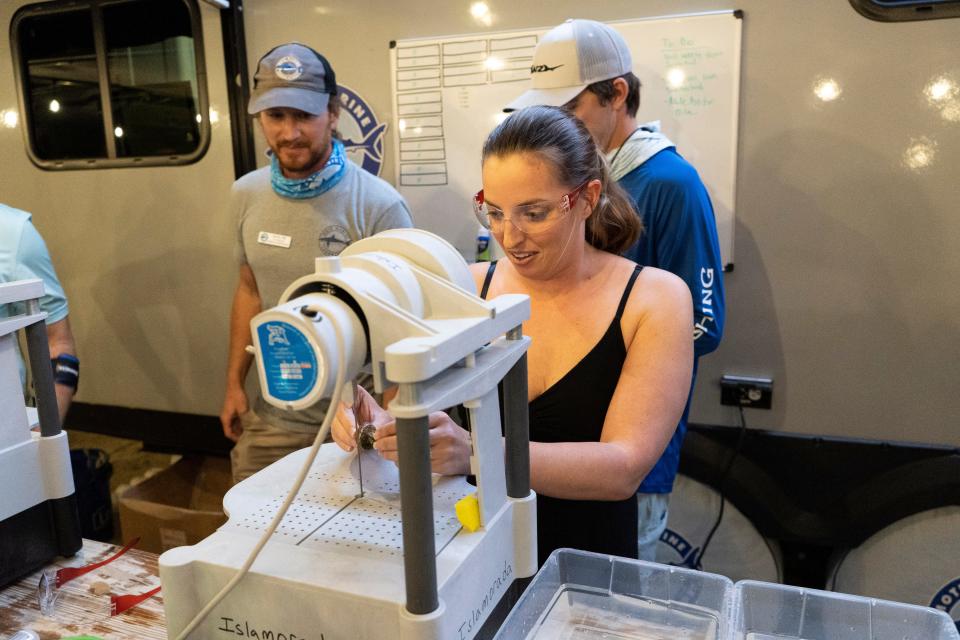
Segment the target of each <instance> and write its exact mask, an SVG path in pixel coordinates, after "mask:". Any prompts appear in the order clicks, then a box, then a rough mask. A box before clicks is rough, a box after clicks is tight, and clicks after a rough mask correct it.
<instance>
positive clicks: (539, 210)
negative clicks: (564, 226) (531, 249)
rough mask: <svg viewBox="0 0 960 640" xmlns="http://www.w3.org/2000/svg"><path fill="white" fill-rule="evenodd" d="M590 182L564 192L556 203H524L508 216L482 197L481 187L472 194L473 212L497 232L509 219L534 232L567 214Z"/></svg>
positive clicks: (517, 225) (525, 231) (516, 225)
mask: <svg viewBox="0 0 960 640" xmlns="http://www.w3.org/2000/svg"><path fill="white" fill-rule="evenodd" d="M589 183H590V181H589V180H587V181H586V182H584V183H583V184H581V185H580V186H579V187H577V188H576V189H574V190H573V191H571V192H570V193H567V194H564V195H563V197H562V198H560V201H559V202H558V203H556V204H553V203H551V202H542V203H534V204H526V205H522V206H519V207H517V208H516V209H514V210H513V212H512V213H511V214H510V215H509V216H508V215H507V214H506V213H505V212H503V211H501V210H500V209H497V208H495V207H491V206H490V205H489V204H487V202H486V200H485V199H484V195H483V189H480V191H477V193H476V195H474V196H473V213H474V215H476V216H477V220H478V221H479V222H480V224H482V225H483V226H484V227H486V228H487V229H490V230H491V231H494V232H499V231H500V230H501V229H503V225H504V224H505V223H506V222H507V221H508V220H509V221H510V224H512V225H513V226H514V227H516V228H517V229H519V230H520V231H522V232H524V233H536V232H538V231H545V230H547V229H549V228H550V227H552V226H553V225H554V224H555V223H556V222H557V221H558V220H559V219H560V218H562V217H563V216H565V215H567V213H569V212H570V210H571V209H573V207H575V206H576V205H577V198H578V197H579V196H580V192H582V191H583V188H584V187H586V186H587V185H588V184H589Z"/></svg>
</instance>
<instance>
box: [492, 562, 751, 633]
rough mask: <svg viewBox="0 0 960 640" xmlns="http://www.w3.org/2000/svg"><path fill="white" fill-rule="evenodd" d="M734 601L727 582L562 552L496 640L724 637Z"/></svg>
mask: <svg viewBox="0 0 960 640" xmlns="http://www.w3.org/2000/svg"><path fill="white" fill-rule="evenodd" d="M732 600H733V583H732V582H731V581H730V580H729V579H728V578H725V577H723V576H718V575H714V574H711V573H704V572H702V571H691V570H689V569H681V568H677V567H671V566H667V565H662V564H655V563H651V562H642V561H639V560H628V559H626V558H618V557H615V556H607V555H601V554H596V553H587V552H584V551H574V550H571V549H558V550H557V551H554V552H553V553H552V554H551V555H550V557H549V558H548V559H547V561H546V563H544V565H543V567H541V568H540V571H539V573H537V575H536V577H534V579H533V581H532V582H531V583H530V586H529V587H528V588H527V590H526V592H525V593H524V594H523V596H522V597H521V598H520V600H519V602H517V605H516V606H515V607H514V609H513V611H511V612H510V615H509V616H508V617H507V619H506V620H505V621H504V623H503V625H502V626H501V627H500V631H499V632H498V633H497V635H496V640H533V639H534V638H536V639H538V640H546V639H548V638H549V639H550V640H567V639H569V640H591V639H600V638H603V639H604V640H714V639H725V638H727V637H728V634H729V623H728V620H729V615H730V607H731V605H732Z"/></svg>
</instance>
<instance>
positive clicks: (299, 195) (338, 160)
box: [269, 140, 347, 200]
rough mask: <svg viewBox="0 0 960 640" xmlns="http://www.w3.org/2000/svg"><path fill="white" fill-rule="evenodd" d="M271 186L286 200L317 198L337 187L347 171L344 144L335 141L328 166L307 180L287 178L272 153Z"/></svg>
mask: <svg viewBox="0 0 960 640" xmlns="http://www.w3.org/2000/svg"><path fill="white" fill-rule="evenodd" d="M269 155H270V184H271V185H272V186H273V190H274V191H276V192H277V194H279V195H281V196H284V197H285V198H295V199H297V200H302V199H304V198H315V197H316V196H319V195H320V194H321V193H325V192H327V191H329V190H330V189H332V188H334V187H335V186H337V183H338V182H340V180H341V179H342V178H343V174H344V173H346V170H347V154H346V153H345V152H344V150H343V143H342V142H340V141H339V140H334V141H333V150H332V151H331V152H330V159H329V160H327V164H325V165H324V166H323V168H322V169H320V170H319V171H317V172H316V173H314V174H312V175H310V176H307V177H306V178H287V177H285V176H284V175H283V172H282V171H281V170H280V163H279V162H277V157H276V156H275V155H274V154H273V153H270V154H269Z"/></svg>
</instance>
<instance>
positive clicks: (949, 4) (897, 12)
mask: <svg viewBox="0 0 960 640" xmlns="http://www.w3.org/2000/svg"><path fill="white" fill-rule="evenodd" d="M850 4H852V5H853V8H854V9H856V10H857V11H859V12H860V13H861V14H863V15H865V16H866V17H868V18H870V19H872V20H880V21H882V22H904V21H908V20H933V19H936V18H955V17H958V16H960V0H850Z"/></svg>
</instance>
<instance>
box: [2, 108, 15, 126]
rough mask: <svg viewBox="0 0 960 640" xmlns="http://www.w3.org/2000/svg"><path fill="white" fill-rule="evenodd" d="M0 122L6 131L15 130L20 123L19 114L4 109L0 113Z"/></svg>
mask: <svg viewBox="0 0 960 640" xmlns="http://www.w3.org/2000/svg"><path fill="white" fill-rule="evenodd" d="M0 121H2V122H3V126H5V127H6V128H7V129H16V128H17V125H18V124H19V123H20V114H19V113H17V112H16V111H14V110H13V109H4V110H3V111H2V112H0Z"/></svg>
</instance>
